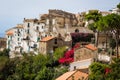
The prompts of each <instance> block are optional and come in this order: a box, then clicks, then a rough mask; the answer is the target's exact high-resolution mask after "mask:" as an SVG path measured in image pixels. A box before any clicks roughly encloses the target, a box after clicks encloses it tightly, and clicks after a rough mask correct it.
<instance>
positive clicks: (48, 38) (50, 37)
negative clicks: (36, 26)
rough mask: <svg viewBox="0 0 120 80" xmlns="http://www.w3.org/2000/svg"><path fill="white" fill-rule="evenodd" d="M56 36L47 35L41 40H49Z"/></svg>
mask: <svg viewBox="0 0 120 80" xmlns="http://www.w3.org/2000/svg"><path fill="white" fill-rule="evenodd" d="M53 38H54V37H52V36H48V37H45V38H43V39H42V40H41V41H42V42H46V41H49V40H51V39H53Z"/></svg>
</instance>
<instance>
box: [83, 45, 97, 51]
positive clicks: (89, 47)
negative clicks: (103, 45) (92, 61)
mask: <svg viewBox="0 0 120 80" xmlns="http://www.w3.org/2000/svg"><path fill="white" fill-rule="evenodd" d="M85 47H86V48H88V49H90V50H93V51H95V50H97V47H95V46H94V45H92V44H88V45H85Z"/></svg>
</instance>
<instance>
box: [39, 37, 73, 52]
mask: <svg viewBox="0 0 120 80" xmlns="http://www.w3.org/2000/svg"><path fill="white" fill-rule="evenodd" d="M65 43H66V41H64V39H63V38H60V37H53V36H48V37H45V38H43V39H42V40H40V42H39V46H40V47H39V52H40V53H42V54H48V53H53V52H54V51H55V49H56V48H58V47H63V46H68V48H69V47H71V42H69V43H67V44H65Z"/></svg>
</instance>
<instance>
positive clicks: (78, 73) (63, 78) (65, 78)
mask: <svg viewBox="0 0 120 80" xmlns="http://www.w3.org/2000/svg"><path fill="white" fill-rule="evenodd" d="M74 74H76V75H74ZM72 75H74V80H78V77H80V76H81V77H84V78H87V77H88V74H87V73H84V72H81V71H80V70H75V71H70V72H66V73H64V74H63V75H61V76H60V77H58V78H57V79H55V80H69V79H70V80H71V77H72Z"/></svg>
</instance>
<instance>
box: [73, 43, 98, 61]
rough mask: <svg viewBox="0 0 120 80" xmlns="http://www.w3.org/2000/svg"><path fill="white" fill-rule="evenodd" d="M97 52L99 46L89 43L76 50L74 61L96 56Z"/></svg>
mask: <svg viewBox="0 0 120 80" xmlns="http://www.w3.org/2000/svg"><path fill="white" fill-rule="evenodd" d="M96 54H97V48H96V47H95V46H94V45H92V44H88V45H85V46H81V47H79V48H77V49H75V51H74V61H81V60H85V59H89V58H95V57H96Z"/></svg>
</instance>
